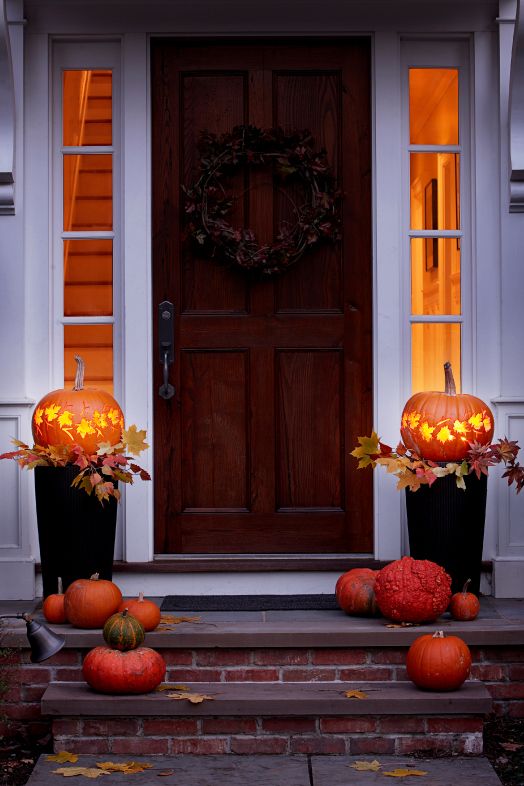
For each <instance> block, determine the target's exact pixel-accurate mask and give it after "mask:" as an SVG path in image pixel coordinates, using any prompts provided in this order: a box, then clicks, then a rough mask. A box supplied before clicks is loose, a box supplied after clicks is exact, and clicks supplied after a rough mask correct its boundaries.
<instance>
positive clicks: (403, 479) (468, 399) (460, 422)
mask: <svg viewBox="0 0 524 786" xmlns="http://www.w3.org/2000/svg"><path fill="white" fill-rule="evenodd" d="M444 368H445V376H446V392H444V393H439V392H433V391H431V392H425V393H417V394H415V395H414V396H412V397H411V398H410V399H409V401H408V402H407V404H406V406H405V407H404V412H403V414H402V420H401V434H402V439H403V442H399V444H398V445H397V447H396V449H395V450H393V448H391V447H390V446H389V445H386V444H385V443H384V442H382V441H381V439H380V437H379V436H378V434H377V433H376V432H375V431H373V432H372V434H371V436H370V437H359V438H358V441H359V443H360V444H359V445H358V446H357V447H356V448H355V449H354V450H353V451H352V452H351V455H352V456H354V457H355V458H356V459H358V468H359V469H364V468H365V467H372V468H374V467H376V466H377V465H380V466H383V467H385V468H386V470H387V472H388V473H389V474H392V475H395V476H396V478H397V481H398V482H397V489H399V490H400V489H404V488H407V489H409V490H410V491H417V490H418V489H419V488H420V487H421V486H423V485H429V486H431V485H432V484H433V483H434V482H435V481H436V480H437V479H438V478H442V477H445V476H446V475H454V476H455V479H456V484H457V486H458V488H460V489H463V490H465V489H466V483H465V477H466V476H467V475H471V474H472V473H475V475H476V476H477V478H480V477H481V475H487V474H488V470H489V468H490V467H493V466H495V465H496V464H503V465H504V466H505V472H504V474H503V475H502V477H503V478H506V479H507V481H508V485H512V484H513V483H514V484H515V487H516V491H517V494H518V493H519V492H520V491H521V490H522V489H523V488H524V467H522V466H521V465H520V464H519V462H518V461H517V456H518V453H519V450H520V447H519V445H518V443H517V442H516V441H512V440H508V439H507V438H506V437H504V439H499V440H498V442H495V443H493V442H491V441H490V440H491V438H492V436H493V415H492V413H491V411H490V409H489V407H488V406H487V405H486V404H484V402H483V401H481V399H478V398H476V397H475V396H470V395H469V394H458V395H457V394H456V392H455V383H454V381H453V374H452V371H451V364H449V363H446V364H445V367H444Z"/></svg>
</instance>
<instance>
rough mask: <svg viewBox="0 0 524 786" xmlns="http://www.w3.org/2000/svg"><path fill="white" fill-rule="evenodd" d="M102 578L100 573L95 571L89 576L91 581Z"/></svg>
mask: <svg viewBox="0 0 524 786" xmlns="http://www.w3.org/2000/svg"><path fill="white" fill-rule="evenodd" d="M99 578H100V573H93V575H92V576H89V581H98V579H99Z"/></svg>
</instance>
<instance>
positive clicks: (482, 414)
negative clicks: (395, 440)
mask: <svg viewBox="0 0 524 786" xmlns="http://www.w3.org/2000/svg"><path fill="white" fill-rule="evenodd" d="M444 377H445V389H444V392H443V393H442V392H438V391H423V392H421V393H415V395H413V396H411V398H410V399H409V401H408V402H407V403H406V406H405V407H404V411H403V412H402V421H401V427H400V433H401V435H402V440H403V442H404V445H405V446H406V447H407V448H409V450H413V451H414V452H415V453H417V454H418V455H419V456H422V458H425V459H429V460H430V461H462V460H463V459H464V458H465V456H466V454H467V452H468V450H469V443H470V442H479V443H480V444H481V445H488V444H489V443H490V442H491V440H492V438H493V428H494V424H493V414H492V412H491V410H490V408H489V407H488V405H487V404H485V403H484V402H483V401H482V400H481V399H480V398H477V397H476V396H472V395H470V394H469V393H457V392H456V388H455V380H454V379H453V371H452V370H451V363H445V364H444Z"/></svg>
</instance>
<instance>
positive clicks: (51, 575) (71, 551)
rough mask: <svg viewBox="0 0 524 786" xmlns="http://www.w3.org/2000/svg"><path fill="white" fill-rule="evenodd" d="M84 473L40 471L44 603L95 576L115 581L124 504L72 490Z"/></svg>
mask: <svg viewBox="0 0 524 786" xmlns="http://www.w3.org/2000/svg"><path fill="white" fill-rule="evenodd" d="M79 471H80V470H79V468H78V467H75V466H73V465H68V466H65V467H35V494H36V516H37V522H38V540H39V543H40V562H41V566H42V580H43V589H44V598H45V597H47V595H51V594H52V593H54V592H56V591H57V582H58V577H59V576H60V577H61V578H62V583H63V587H64V591H65V590H66V589H67V587H68V586H69V585H70V584H71V583H72V582H73V581H75V580H76V579H81V578H89V577H90V576H91V575H92V574H93V573H98V574H100V578H101V579H109V580H111V579H112V577H113V555H114V549H115V531H116V516H117V510H118V503H117V500H116V499H115V498H114V497H110V498H109V500H106V501H105V502H104V504H103V505H101V504H100V502H99V501H98V499H97V497H96V496H95V494H94V493H93V494H91V495H89V494H86V492H85V491H84V490H83V489H79V488H75V487H74V486H71V483H72V481H73V479H74V478H75V476H76V475H77V474H78V472H79Z"/></svg>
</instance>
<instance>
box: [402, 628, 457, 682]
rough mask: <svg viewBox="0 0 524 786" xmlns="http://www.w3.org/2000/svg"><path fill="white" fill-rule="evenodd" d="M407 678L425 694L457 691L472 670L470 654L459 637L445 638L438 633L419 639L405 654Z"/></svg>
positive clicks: (442, 634) (428, 634) (439, 631)
mask: <svg viewBox="0 0 524 786" xmlns="http://www.w3.org/2000/svg"><path fill="white" fill-rule="evenodd" d="M406 667H407V672H408V677H409V679H410V680H412V682H414V683H415V685H416V686H417V687H418V688H424V689H425V690H436V691H441V690H442V691H447V690H457V688H460V686H461V685H462V683H463V682H464V681H465V680H466V678H467V677H468V675H469V672H470V669H471V653H470V651H469V647H468V645H467V644H466V642H464V641H462V639H459V637H458V636H444V633H443V632H442V631H441V630H438V631H436V632H435V633H434V634H433V635H431V634H430V633H426V634H425V635H424V636H419V637H418V638H417V639H415V641H414V642H413V644H412V645H411V647H410V648H409V650H408V654H407V658H406Z"/></svg>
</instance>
